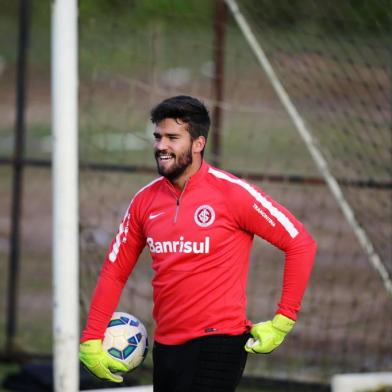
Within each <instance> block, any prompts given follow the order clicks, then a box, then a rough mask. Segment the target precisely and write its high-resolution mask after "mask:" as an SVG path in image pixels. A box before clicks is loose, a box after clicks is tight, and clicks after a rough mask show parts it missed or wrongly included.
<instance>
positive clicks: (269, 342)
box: [236, 182, 317, 353]
mask: <svg viewBox="0 0 392 392" xmlns="http://www.w3.org/2000/svg"><path fill="white" fill-rule="evenodd" d="M239 185H240V186H239V187H237V188H236V193H237V194H236V198H237V200H238V199H239V200H240V201H241V203H240V204H241V208H239V209H238V210H237V211H238V212H237V213H236V219H237V222H238V224H239V225H240V226H241V228H242V229H244V230H247V231H249V232H252V233H254V234H256V235H258V236H259V237H261V238H263V239H265V240H266V241H268V242H269V243H271V244H272V245H274V246H276V247H277V248H279V249H281V250H282V251H283V252H284V253H285V263H284V274H283V285H282V291H281V297H280V301H279V303H278V306H277V310H276V315H275V317H274V318H273V319H272V320H270V321H268V322H265V323H259V324H255V325H254V326H253V328H252V330H251V333H252V335H253V336H254V339H253V340H251V341H250V342H249V344H248V345H247V350H248V351H249V352H261V353H267V352H271V351H272V350H273V349H274V348H276V347H277V346H279V344H281V342H282V341H283V339H284V337H285V335H286V334H287V333H288V332H289V331H290V330H291V329H292V328H293V326H294V324H295V321H296V319H297V313H298V311H299V310H300V308H301V302H302V298H303V296H304V293H305V290H306V287H307V283H308V280H309V277H310V273H311V270H312V267H313V262H314V258H315V254H316V249H317V245H316V242H315V241H314V239H313V238H312V237H311V235H310V234H309V233H308V232H307V230H306V229H305V227H304V226H303V224H302V223H301V222H300V221H298V219H296V218H295V217H294V215H293V214H292V213H291V212H289V211H288V210H287V209H286V208H285V207H283V206H282V205H280V204H279V203H277V202H276V201H274V200H273V199H272V198H271V197H269V196H268V195H266V194H265V193H264V192H262V191H261V190H260V189H258V188H257V187H254V186H251V185H249V184H248V183H246V182H240V183H239Z"/></svg>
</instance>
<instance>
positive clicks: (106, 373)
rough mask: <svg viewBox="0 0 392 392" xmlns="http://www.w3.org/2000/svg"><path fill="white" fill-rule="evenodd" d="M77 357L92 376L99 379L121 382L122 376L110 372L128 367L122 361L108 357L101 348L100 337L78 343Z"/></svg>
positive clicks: (126, 369) (124, 369) (123, 370)
mask: <svg viewBox="0 0 392 392" xmlns="http://www.w3.org/2000/svg"><path fill="white" fill-rule="evenodd" d="M79 358H80V360H81V362H82V363H83V365H84V366H86V368H87V369H88V370H89V371H90V372H91V373H92V374H94V376H96V377H98V378H99V379H101V380H108V381H112V382H117V383H120V382H123V378H122V377H121V376H119V375H117V374H113V373H112V372H127V371H128V370H129V369H128V367H127V366H126V365H124V364H123V363H122V362H120V361H117V360H115V359H114V358H112V357H110V355H109V354H107V353H106V352H105V351H104V350H103V349H102V341H101V340H100V339H93V340H87V341H85V342H83V343H81V344H80V351H79Z"/></svg>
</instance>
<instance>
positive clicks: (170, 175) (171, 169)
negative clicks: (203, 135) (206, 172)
mask: <svg viewBox="0 0 392 392" xmlns="http://www.w3.org/2000/svg"><path fill="white" fill-rule="evenodd" d="M162 152H163V151H156V152H155V161H156V163H157V169H158V173H159V174H160V175H161V176H163V177H166V178H167V179H168V180H170V181H174V180H176V179H177V178H178V177H180V176H181V175H182V174H183V173H184V172H185V170H186V169H187V168H188V167H189V166H190V165H191V164H192V162H193V157H192V147H189V149H188V150H187V151H185V152H183V153H182V154H181V155H179V156H178V157H176V155H174V154H170V155H171V156H172V157H173V159H174V160H173V162H172V163H171V164H170V165H168V166H166V165H160V163H159V155H160V154H161V153H162Z"/></svg>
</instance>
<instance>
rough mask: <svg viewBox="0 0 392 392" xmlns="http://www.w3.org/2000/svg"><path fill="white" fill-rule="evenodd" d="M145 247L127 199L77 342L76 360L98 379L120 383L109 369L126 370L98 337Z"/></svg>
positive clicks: (101, 335)
mask: <svg viewBox="0 0 392 392" xmlns="http://www.w3.org/2000/svg"><path fill="white" fill-rule="evenodd" d="M144 246H145V239H144V236H143V234H142V230H141V226H140V224H139V222H138V219H137V210H136V207H135V203H134V201H132V202H131V204H130V206H129V207H128V210H127V212H126V213H125V216H124V218H123V220H122V222H121V224H120V227H119V229H118V232H117V234H116V236H115V238H114V239H113V241H112V243H111V245H110V247H109V251H108V253H107V255H106V258H105V262H104V264H103V267H102V270H101V273H100V276H99V279H98V282H97V285H96V287H95V290H94V293H93V297H92V301H91V306H90V310H89V314H88V317H87V322H86V327H85V329H84V330H83V333H82V337H81V345H80V359H81V361H82V362H83V364H84V365H85V366H86V367H87V368H88V369H89V370H90V372H92V373H93V374H95V375H96V376H97V377H98V378H101V379H104V380H110V381H113V382H121V381H122V378H121V377H119V376H116V375H113V374H112V373H111V371H110V370H112V371H126V370H127V369H124V365H123V364H122V363H120V362H119V361H116V360H114V359H112V358H110V357H109V356H108V354H106V353H105V352H104V351H103V350H102V339H103V336H104V333H105V330H106V327H107V325H108V323H109V321H110V318H111V316H112V314H113V312H114V311H115V309H116V307H117V305H118V302H119V300H120V296H121V292H122V290H123V288H124V285H125V283H126V281H127V279H128V277H129V275H130V273H131V272H132V269H133V267H134V266H135V264H136V261H137V259H138V257H139V255H140V253H141V251H142V249H143V247H144Z"/></svg>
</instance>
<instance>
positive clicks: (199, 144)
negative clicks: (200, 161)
mask: <svg viewBox="0 0 392 392" xmlns="http://www.w3.org/2000/svg"><path fill="white" fill-rule="evenodd" d="M205 145H206V138H205V137H204V136H199V137H198V138H197V139H195V140H194V141H193V143H192V152H196V153H200V152H202V151H203V149H204V147H205Z"/></svg>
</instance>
